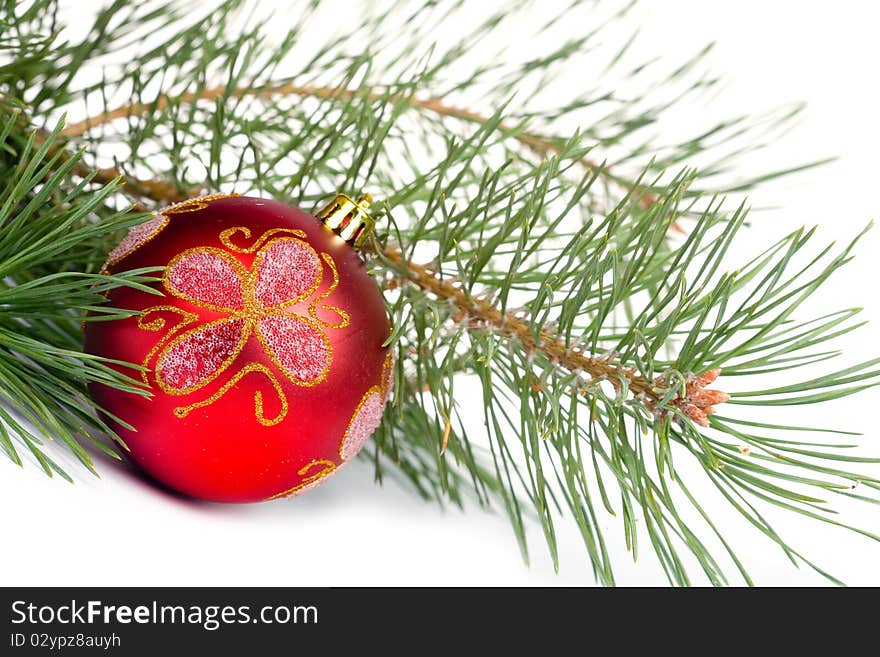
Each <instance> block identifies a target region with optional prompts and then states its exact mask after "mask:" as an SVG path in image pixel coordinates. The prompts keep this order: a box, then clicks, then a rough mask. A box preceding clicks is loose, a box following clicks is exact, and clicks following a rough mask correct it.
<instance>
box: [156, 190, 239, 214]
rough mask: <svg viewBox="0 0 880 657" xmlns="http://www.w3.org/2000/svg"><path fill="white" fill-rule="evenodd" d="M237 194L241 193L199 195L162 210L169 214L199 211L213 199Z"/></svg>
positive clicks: (231, 196)
mask: <svg viewBox="0 0 880 657" xmlns="http://www.w3.org/2000/svg"><path fill="white" fill-rule="evenodd" d="M237 196H240V194H211V195H209V196H199V197H196V198H191V199H187V200H186V201H183V202H182V203H175V204H174V205H172V206H171V207H168V208H165V209H164V210H162V213H161V214H164V215H169V214H186V213H187V212H198V211H199V210H204V209H205V208H206V207H208V205H210V203H211V201H219V200H220V199H221V198H236V197H237Z"/></svg>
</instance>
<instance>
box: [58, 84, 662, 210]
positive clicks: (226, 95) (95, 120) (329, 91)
mask: <svg viewBox="0 0 880 657" xmlns="http://www.w3.org/2000/svg"><path fill="white" fill-rule="evenodd" d="M246 96H253V97H255V98H272V97H276V96H312V97H315V98H320V99H324V100H330V101H339V102H343V103H344V102H351V101H352V99H354V98H361V99H364V100H368V101H378V102H382V103H390V104H393V105H405V106H407V107H410V108H417V109H420V110H426V111H429V112H433V113H435V114H438V115H440V116H444V117H450V118H454V119H459V120H462V121H469V122H472V123H477V124H480V125H485V124H486V123H488V122H489V118H488V117H486V116H484V115H482V114H480V113H479V112H475V111H474V110H471V109H467V108H463V107H455V106H452V105H448V104H446V103H445V102H444V101H443V99H442V98H436V97H435V98H428V99H425V100H420V99H417V98H413V97H407V96H403V95H401V94H398V93H390V92H388V91H377V90H375V89H349V88H345V87H328V86H315V85H299V84H295V83H293V82H286V83H283V84H277V85H270V86H267V87H262V88H258V89H254V88H235V89H229V88H227V87H225V86H222V85H221V86H218V87H211V88H209V89H203V90H202V91H200V92H198V93H185V94H181V95H179V96H175V97H170V96H159V97H158V98H156V99H155V100H153V101H150V102H139V103H126V104H123V105H120V106H119V107H116V108H113V109H105V110H104V111H103V112H101V113H100V114H96V115H95V116H90V117H88V118H86V119H83V120H82V121H79V122H77V123H73V124H71V125H69V126H67V127H65V129H64V130H63V131H62V133H61V134H62V136H64V137H82V136H83V135H85V134H86V133H87V132H89V131H90V130H92V129H94V128H97V127H100V126H102V125H104V124H106V123H110V122H112V121H115V120H117V119H131V118H132V117H136V116H143V115H146V114H150V113H153V112H157V111H162V110H164V109H166V108H168V107H169V106H179V105H181V104H189V105H192V104H194V103H198V102H200V101H201V102H212V101H216V100H218V99H221V98H222V99H224V100H228V99H230V98H243V97H246ZM497 129H498V130H499V131H501V132H503V133H509V134H512V135H513V136H514V139H516V140H517V141H518V142H520V143H521V144H523V145H525V146H527V147H528V148H530V149H531V150H533V151H534V152H535V153H537V154H538V155H539V156H541V157H544V156H547V155H549V154H556V155H559V154H560V153H562V152H563V146H564V145H563V144H561V143H560V140H558V139H552V138H548V137H545V136H542V135H538V134H534V133H530V132H523V131H522V130H521V129H520V128H518V127H514V126H509V125H505V124H503V123H502V124H499V125H498V127H497ZM580 162H581V164H582V165H583V166H584V167H585V168H586V169H587V170H591V171H598V172H600V174H601V175H604V176H609V178H610V179H611V180H612V181H614V182H617V183H619V184H621V186H622V187H623V189H624V190H625V191H628V192H636V193H637V195H638V197H639V202H640V203H641V204H642V207H644V208H649V207H650V206H651V205H652V204H653V203H654V202H655V201H656V195H655V194H654V193H653V192H652V191H651V190H650V189H648V188H644V187H641V186H640V185H636V184H633V183H628V182H626V181H622V180H620V179H618V178H615V177H612V176H611V169H610V168H609V167H608V166H607V165H606V164H599V163H598V162H596V161H594V160H592V159H589V158H587V157H582V158H580ZM134 184H135V185H138V186H140V185H144V184H146V185H150V184H159V185H163V184H164V183H160V182H156V181H148V182H143V181H141V182H136V183H134ZM145 191H148V190H145ZM157 193H158V194H159V195H160V197H161V199H162V200H166V201H170V200H173V199H177V200H183V198H181V197H180V195H179V194H177V193H175V192H173V191H171V192H169V191H168V190H163V189H161V188H160V189H159V190H157Z"/></svg>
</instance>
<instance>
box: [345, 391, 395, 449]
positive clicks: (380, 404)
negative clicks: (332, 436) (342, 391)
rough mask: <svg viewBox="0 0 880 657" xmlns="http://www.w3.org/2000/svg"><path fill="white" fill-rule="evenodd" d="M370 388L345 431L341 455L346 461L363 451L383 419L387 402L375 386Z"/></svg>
mask: <svg viewBox="0 0 880 657" xmlns="http://www.w3.org/2000/svg"><path fill="white" fill-rule="evenodd" d="M370 390H371V392H368V393H367V396H366V397H365V398H364V399H363V401H362V402H361V404H360V408H358V411H357V413H356V414H355V416H354V418H353V419H352V421H351V424H350V425H349V427H348V431H346V432H345V436H344V437H343V439H342V446H341V447H340V448H339V455H340V456H341V457H342V459H343V460H345V461H347V460H348V459H350V458H351V457H352V456H354V455H355V454H357V453H358V452H359V451H361V448H362V447H363V446H364V444H365V443H366V442H367V439H368V438H369V437H370V436H371V435H373V432H374V431H375V430H376V428H377V427H378V426H379V423H380V422H381V421H382V412H383V411H384V410H385V402H384V401H382V396H381V395H380V394H379V393H378V392H376V389H375V388H371V389H370Z"/></svg>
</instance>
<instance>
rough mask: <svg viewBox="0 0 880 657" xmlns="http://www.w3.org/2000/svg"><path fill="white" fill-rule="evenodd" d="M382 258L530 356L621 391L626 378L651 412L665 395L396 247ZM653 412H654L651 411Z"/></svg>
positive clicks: (647, 383)
mask: <svg viewBox="0 0 880 657" xmlns="http://www.w3.org/2000/svg"><path fill="white" fill-rule="evenodd" d="M382 255H383V256H384V257H385V258H387V259H388V260H390V261H391V262H392V263H394V264H395V265H396V266H397V267H398V268H399V269H401V270H403V271H404V272H405V275H406V278H408V279H409V280H410V281H411V282H413V283H415V284H416V285H418V286H419V287H420V288H422V289H423V290H425V291H426V292H430V293H431V294H433V295H434V296H435V297H437V298H439V299H444V300H446V301H449V302H451V303H452V304H453V305H454V306H455V307H456V308H457V309H458V310H459V311H460V312H462V313H463V314H465V315H466V316H467V317H468V318H469V319H470V320H471V321H472V322H473V323H477V324H482V325H484V326H489V327H492V328H494V329H496V330H498V331H500V332H502V333H506V334H508V335H510V336H511V337H514V338H516V339H517V340H518V341H519V342H520V344H522V345H523V347H524V348H525V349H526V351H527V352H529V353H539V352H540V353H543V354H544V355H545V356H546V357H547V358H548V359H549V360H550V361H551V362H553V363H557V364H559V365H561V366H562V367H564V368H565V369H567V370H569V371H571V372H584V373H586V374H588V375H590V377H592V378H593V379H607V380H608V381H610V382H611V383H612V384H613V385H614V386H615V387H618V386H619V385H620V384H619V381H620V379H621V378H626V379H627V381H628V384H629V389H630V391H632V393H633V394H634V395H636V396H640V397H642V398H643V399H644V400H645V402H646V404H647V405H648V406H649V408H651V407H653V406H654V405H656V403H657V402H658V401H659V399H660V394H661V393H662V391H660V390H658V389H657V386H656V385H655V384H654V382H652V381H650V380H649V379H646V378H644V377H642V376H640V375H638V374H636V373H635V371H634V370H631V369H630V368H627V367H621V366H619V365H615V364H613V363H612V362H611V361H610V360H609V359H607V358H602V357H599V356H591V355H588V354H585V353H583V352H582V351H579V350H577V349H573V348H571V347H567V346H566V345H565V343H564V342H563V341H562V340H561V339H560V338H558V337H556V336H554V335H551V334H550V333H548V332H547V331H540V332H539V333H538V335H537V336H536V335H535V333H534V331H532V329H530V328H529V327H528V325H527V324H526V323H525V322H524V321H523V320H522V319H520V318H519V317H517V316H516V315H515V314H513V313H511V312H506V313H502V312H501V310H499V309H498V308H497V307H496V306H495V305H493V304H491V303H489V302H488V301H486V300H485V299H480V298H477V297H473V296H471V295H468V294H466V293H465V292H464V290H462V289H461V288H460V287H458V286H457V285H456V284H455V283H454V282H453V281H451V280H449V279H443V278H440V277H439V276H437V274H436V273H434V272H433V271H431V270H430V269H428V267H426V266H424V265H420V264H417V263H414V262H410V261H408V260H406V259H405V258H404V256H403V253H402V252H401V251H400V249H398V248H397V247H395V246H386V247H385V248H384V249H383V250H382ZM652 410H653V408H652Z"/></svg>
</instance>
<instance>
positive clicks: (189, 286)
mask: <svg viewBox="0 0 880 657" xmlns="http://www.w3.org/2000/svg"><path fill="white" fill-rule="evenodd" d="M229 257H231V256H229ZM165 280H166V285H167V286H168V287H169V289H170V290H171V291H172V292H174V293H176V294H179V295H180V296H182V297H184V298H185V299H190V300H194V301H197V302H201V303H207V304H210V305H212V306H215V307H218V308H225V309H235V310H238V309H240V308H241V307H242V305H243V296H242V289H241V278H240V277H239V275H238V272H236V270H235V268H234V267H233V265H232V263H230V262H229V261H228V260H226V258H224V257H223V256H221V255H220V254H219V253H218V252H216V251H212V250H209V249H195V250H193V251H190V252H189V253H186V254H185V255H183V256H182V257H179V258H177V259H176V260H174V261H173V262H172V264H171V266H170V267H169V268H168V272H167V274H166V278H165Z"/></svg>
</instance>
